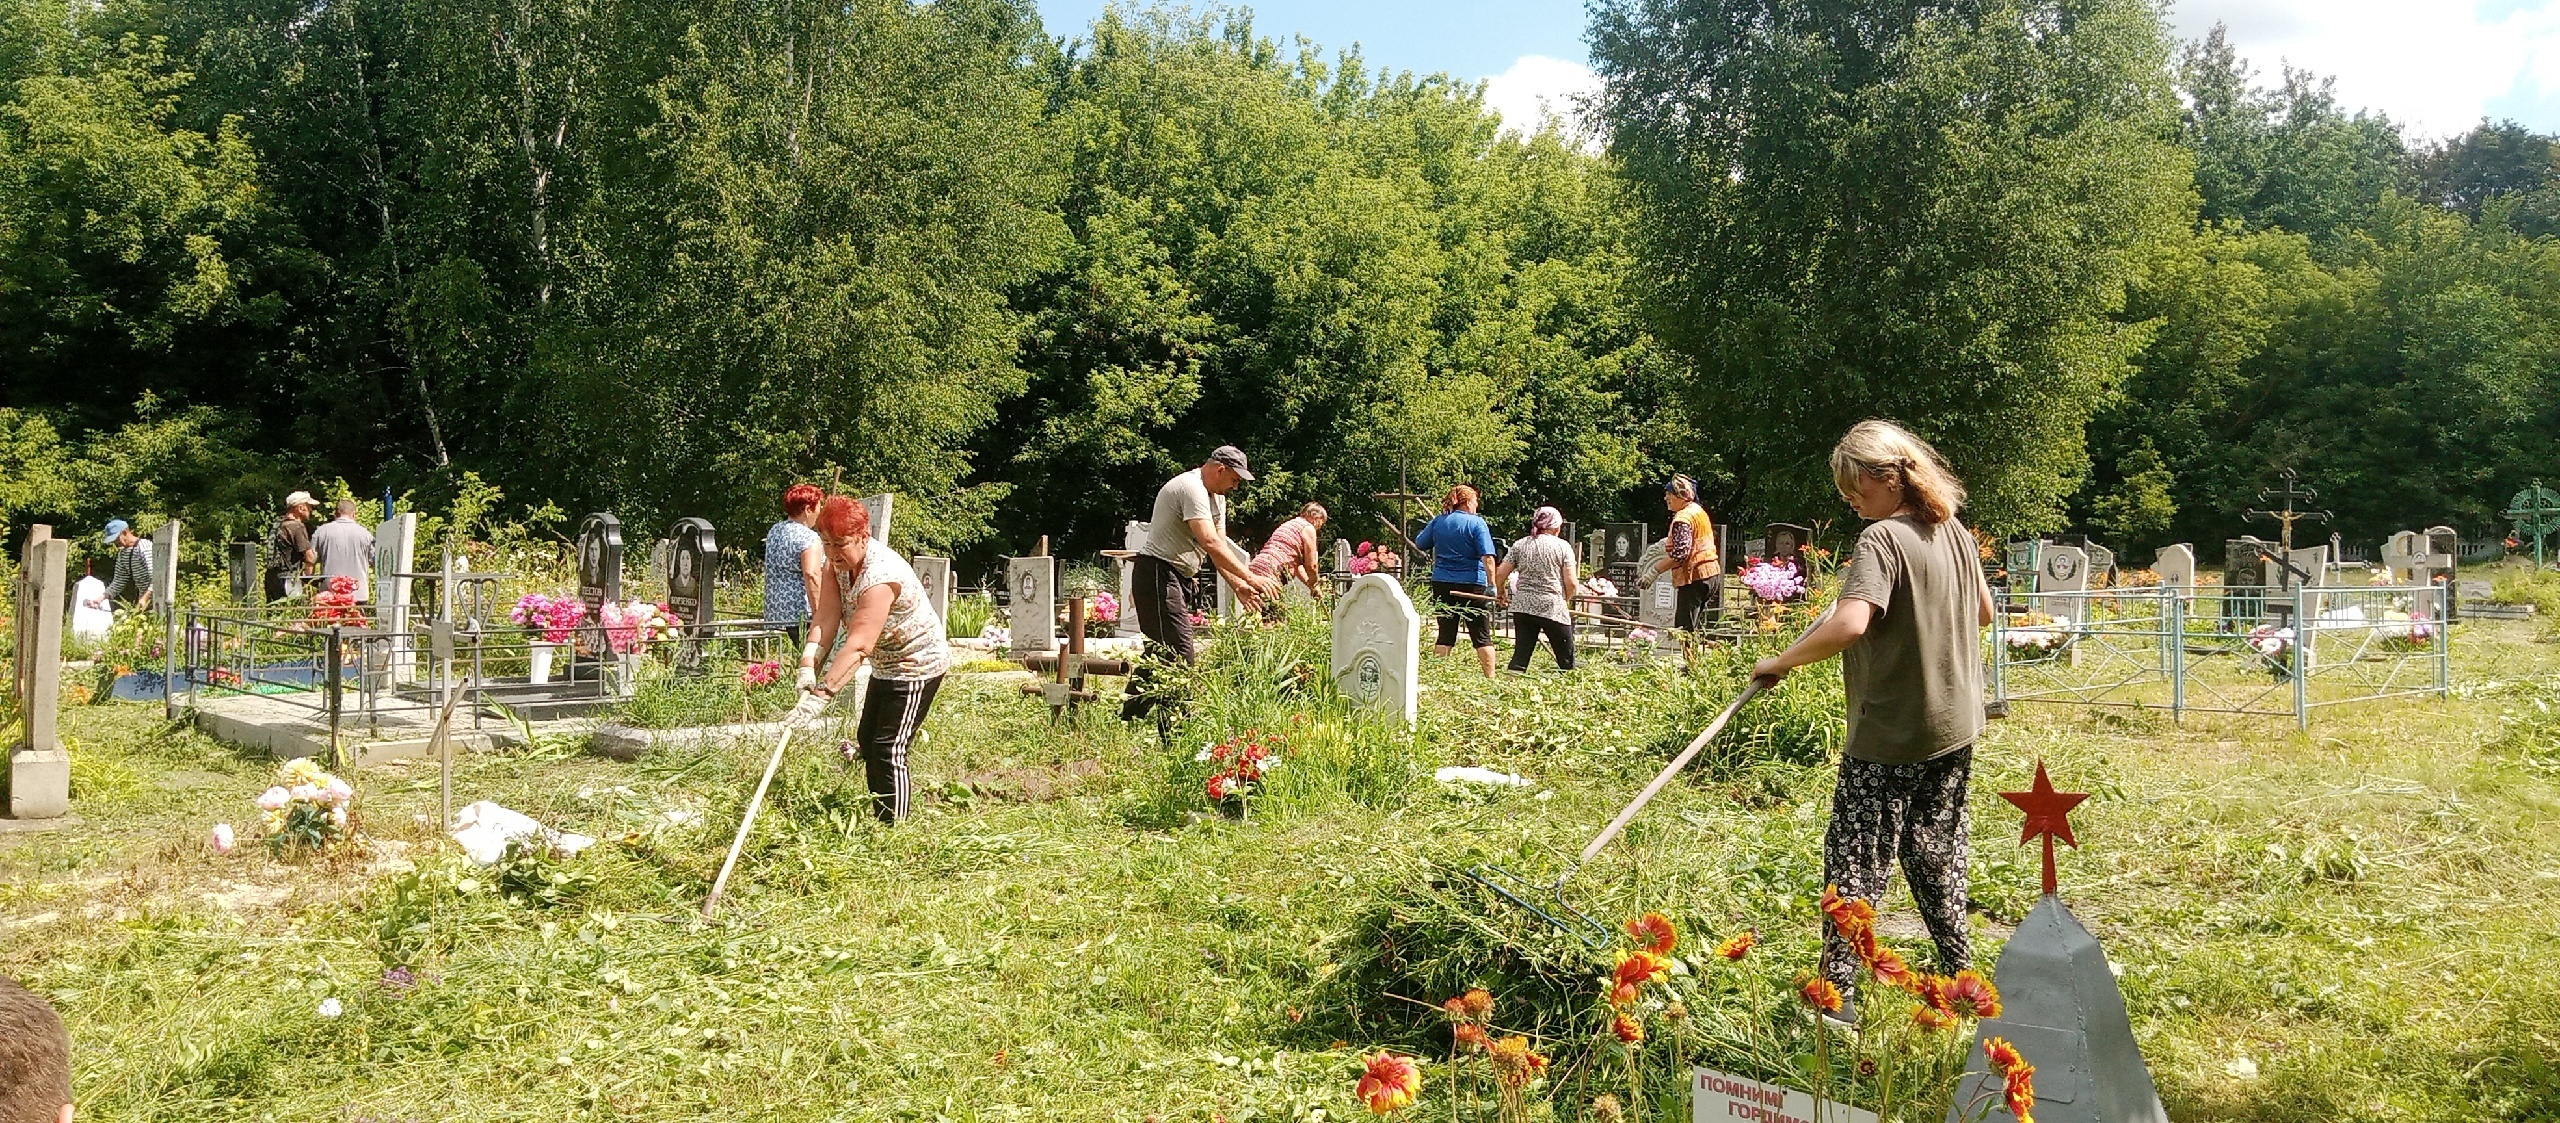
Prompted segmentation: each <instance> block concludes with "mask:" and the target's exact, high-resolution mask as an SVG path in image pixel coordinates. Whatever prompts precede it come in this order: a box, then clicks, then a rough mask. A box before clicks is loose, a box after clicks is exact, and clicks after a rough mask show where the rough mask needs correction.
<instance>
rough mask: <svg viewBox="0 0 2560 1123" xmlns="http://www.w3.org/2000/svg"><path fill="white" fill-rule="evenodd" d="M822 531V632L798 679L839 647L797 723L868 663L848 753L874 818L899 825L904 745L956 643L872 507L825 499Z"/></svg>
mask: <svg viewBox="0 0 2560 1123" xmlns="http://www.w3.org/2000/svg"><path fill="white" fill-rule="evenodd" d="M817 530H818V538H819V541H820V545H821V547H822V548H823V549H824V551H825V555H826V562H827V569H826V574H825V578H824V579H823V580H821V581H819V582H818V585H817V590H816V592H817V596H816V597H815V600H816V603H815V604H814V605H812V606H811V608H812V622H813V623H814V624H815V625H816V626H815V628H814V629H813V630H812V632H811V634H810V637H809V643H808V645H807V646H805V647H802V648H801V649H800V668H801V673H802V675H803V676H804V677H808V676H811V675H813V674H814V672H815V671H816V669H817V663H818V655H819V653H820V652H823V651H825V650H827V647H828V645H829V644H833V643H836V640H837V636H838V634H839V633H841V634H842V636H843V642H842V643H841V644H838V645H837V646H836V649H835V652H836V655H835V659H834V661H833V662H830V663H829V664H828V665H827V670H826V674H825V675H824V676H823V677H822V678H821V679H820V681H818V682H817V683H816V685H814V686H812V687H811V688H810V689H809V691H808V693H806V694H803V695H802V696H801V698H800V704H799V705H798V706H797V707H794V708H793V709H792V712H791V713H792V720H793V721H794V722H796V723H799V724H807V723H808V722H809V721H810V720H811V719H813V718H815V717H817V716H818V714H819V713H820V712H821V711H823V710H825V709H826V708H827V706H828V704H829V703H831V702H833V701H834V700H835V696H836V694H837V692H838V691H841V690H843V689H844V688H845V685H846V684H847V683H850V682H852V681H853V677H854V672H855V671H856V670H857V669H859V668H860V666H861V665H862V664H863V663H864V661H866V660H867V661H869V663H870V665H871V686H870V689H869V690H867V691H866V692H864V694H863V696H862V718H861V721H860V722H859V723H858V724H857V725H856V726H855V729H854V735H853V746H852V748H851V749H850V750H848V753H847V755H848V756H849V757H854V758H859V759H860V760H861V761H862V774H863V778H864V779H865V780H866V781H867V782H868V783H869V784H870V785H871V800H872V814H873V815H875V816H877V817H878V818H879V820H880V821H881V822H884V823H894V822H897V821H898V820H900V819H904V818H906V817H907V810H908V807H907V804H908V797H909V788H908V783H907V749H908V747H909V746H910V745H912V744H913V743H914V741H915V736H916V731H917V730H918V729H921V728H923V727H924V719H925V715H926V714H927V713H928V712H930V711H931V710H932V709H933V695H934V691H935V690H937V689H939V688H940V687H941V686H942V676H943V675H944V673H946V672H948V671H949V670H950V669H951V645H950V643H949V641H947V640H946V639H944V637H943V626H942V618H941V617H940V616H938V615H936V614H935V613H934V611H933V602H932V601H930V600H927V599H926V597H925V591H924V582H922V581H920V580H918V579H917V578H916V571H915V570H914V569H912V568H910V567H909V566H908V565H907V559H905V558H902V557H899V556H898V554H897V551H894V550H891V549H890V548H889V546H888V544H887V543H884V542H881V541H879V540H878V539H875V538H873V537H871V512H870V511H869V510H867V509H865V508H864V507H863V506H862V504H860V503H856V502H854V501H853V500H852V499H851V498H849V497H847V496H842V495H833V496H829V497H827V500H826V502H824V503H823V504H820V505H819V507H818V525H817Z"/></svg>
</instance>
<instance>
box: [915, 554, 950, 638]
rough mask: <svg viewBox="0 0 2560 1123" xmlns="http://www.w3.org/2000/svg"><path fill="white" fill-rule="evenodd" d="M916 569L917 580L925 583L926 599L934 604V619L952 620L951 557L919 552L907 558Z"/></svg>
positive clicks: (947, 621) (945, 621)
mask: <svg viewBox="0 0 2560 1123" xmlns="http://www.w3.org/2000/svg"><path fill="white" fill-rule="evenodd" d="M907 564H908V565H909V566H910V567H912V568H913V569H914V570H915V571H916V580H917V581H920V582H922V583H923V584H924V599H925V600H926V601H927V602H928V603H930V604H932V605H933V616H934V619H937V620H940V621H943V622H944V623H949V622H950V620H951V559H949V558H937V557H931V556H928V555H925V554H917V555H916V556H914V557H912V558H909V559H907Z"/></svg>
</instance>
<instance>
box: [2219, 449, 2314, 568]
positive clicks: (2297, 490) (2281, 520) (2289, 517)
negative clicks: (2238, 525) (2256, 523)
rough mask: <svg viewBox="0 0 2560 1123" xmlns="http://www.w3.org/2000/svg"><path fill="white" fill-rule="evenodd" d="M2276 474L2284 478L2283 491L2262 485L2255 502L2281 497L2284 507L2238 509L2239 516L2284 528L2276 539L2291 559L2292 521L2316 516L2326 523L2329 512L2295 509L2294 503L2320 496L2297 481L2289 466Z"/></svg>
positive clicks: (2271, 501) (2272, 500)
mask: <svg viewBox="0 0 2560 1123" xmlns="http://www.w3.org/2000/svg"><path fill="white" fill-rule="evenodd" d="M2279 475H2281V476H2282V477H2283V479H2284V488H2283V490H2280V491H2268V490H2265V489H2263V488H2261V489H2259V491H2258V502H2260V503H2273V502H2276V501H2277V500H2283V501H2284V507H2283V509H2282V510H2275V511H2261V510H2259V509H2257V508H2255V507H2251V508H2248V509H2246V510H2243V511H2241V512H2240V517H2241V518H2244V519H2268V520H2271V521H2273V522H2275V523H2276V524H2277V525H2279V526H2281V527H2283V531H2282V532H2281V533H2279V534H2278V535H2277V536H2276V541H2277V542H2278V543H2279V544H2281V545H2282V546H2283V547H2284V552H2285V557H2286V558H2288V559H2290V558H2291V557H2292V556H2293V524H2294V523H2296V522H2298V521H2300V520H2303V519H2315V520H2318V521H2320V522H2327V521H2329V518H2330V515H2329V512H2327V511H2313V510H2308V509H2301V508H2297V507H2296V506H2295V505H2296V504H2300V503H2309V502H2311V501H2312V500H2314V499H2318V498H2320V493H2318V492H2316V491H2313V490H2311V489H2310V488H2307V487H2303V486H2302V485H2300V484H2299V483H2296V482H2295V476H2294V472H2293V469H2291V468H2287V469H2285V470H2284V471H2283V472H2281V473H2279Z"/></svg>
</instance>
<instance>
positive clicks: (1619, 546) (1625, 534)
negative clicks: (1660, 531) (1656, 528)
mask: <svg viewBox="0 0 2560 1123" xmlns="http://www.w3.org/2000/svg"><path fill="white" fill-rule="evenodd" d="M1600 533H1602V534H1605V535H1608V543H1607V545H1606V547H1605V550H1604V552H1603V553H1602V554H1601V555H1600V556H1601V558H1602V562H1601V564H1602V565H1605V566H1607V567H1608V568H1610V569H1622V570H1623V569H1634V568H1636V566H1637V565H1638V564H1639V562H1640V560H1641V559H1642V558H1643V557H1644V556H1645V546H1646V545H1647V544H1648V543H1647V542H1646V536H1647V535H1649V534H1651V533H1652V528H1650V527H1647V526H1646V525H1645V524H1643V523H1608V524H1605V525H1603V526H1602V527H1601V528H1600Z"/></svg>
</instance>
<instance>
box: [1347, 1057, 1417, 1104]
mask: <svg viewBox="0 0 2560 1123" xmlns="http://www.w3.org/2000/svg"><path fill="white" fill-rule="evenodd" d="M1421 1091H1422V1069H1420V1068H1419V1067H1416V1066H1415V1065H1414V1063H1413V1060H1412V1058H1410V1057H1399V1056H1397V1055H1395V1054H1393V1053H1379V1054H1378V1055H1377V1056H1374V1057H1371V1058H1369V1063H1368V1066H1367V1068H1366V1069H1365V1070H1364V1071H1362V1072H1361V1074H1360V1083H1359V1084H1358V1085H1357V1086H1356V1087H1354V1088H1353V1089H1352V1094H1353V1095H1355V1096H1357V1097H1359V1099H1360V1102H1361V1103H1363V1104H1366V1105H1368V1108H1369V1114H1371V1115H1385V1114H1388V1113H1390V1112H1394V1111H1401V1110H1403V1109H1404V1108H1407V1107H1410V1106H1412V1105H1413V1098H1414V1096H1415V1095H1417V1094H1419V1093H1420V1092H1421Z"/></svg>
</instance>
